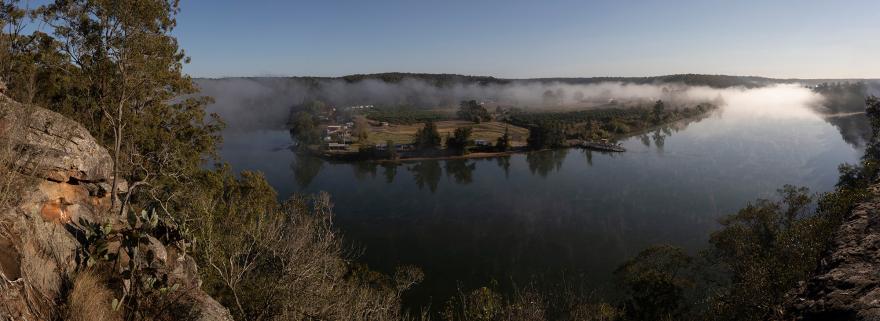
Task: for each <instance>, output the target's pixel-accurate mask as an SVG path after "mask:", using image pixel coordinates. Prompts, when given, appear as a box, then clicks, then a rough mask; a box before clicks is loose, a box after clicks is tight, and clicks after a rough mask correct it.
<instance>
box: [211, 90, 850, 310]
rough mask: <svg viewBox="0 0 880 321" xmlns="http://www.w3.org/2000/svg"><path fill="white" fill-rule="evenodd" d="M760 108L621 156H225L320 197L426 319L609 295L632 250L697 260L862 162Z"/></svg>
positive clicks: (645, 140)
mask: <svg viewBox="0 0 880 321" xmlns="http://www.w3.org/2000/svg"><path fill="white" fill-rule="evenodd" d="M757 107H758V108H755V106H748V107H741V106H736V105H735V103H734V104H728V105H727V106H724V107H722V108H721V109H720V110H718V111H716V112H713V113H712V114H710V115H707V116H706V117H704V118H702V119H694V120H689V121H683V122H678V123H674V124H670V125H669V126H664V127H662V128H658V129H656V130H653V131H651V132H648V133H645V134H640V135H636V136H633V137H629V138H626V139H623V140H622V141H621V143H622V145H623V146H624V147H625V148H626V149H627V150H628V151H627V152H625V153H620V154H605V153H598V152H587V151H584V150H581V149H567V150H556V151H546V152H534V153H529V154H518V155H513V156H509V157H502V158H490V159H474V160H449V161H421V162H413V163H404V164H400V165H381V164H375V163H354V164H340V163H335V164H334V163H328V162H325V161H322V160H319V159H315V158H310V157H297V156H296V155H295V154H294V153H293V152H292V151H291V150H290V149H288V146H290V144H291V138H290V135H289V134H288V132H286V131H284V130H249V131H239V130H227V131H226V132H224V141H225V142H224V146H223V148H222V151H221V156H222V158H223V159H224V160H225V161H228V162H229V163H231V164H232V166H233V168H235V169H237V170H245V169H247V170H260V171H263V172H264V173H265V174H266V177H267V178H268V180H269V182H270V183H271V184H272V185H273V186H274V187H275V188H276V189H277V190H278V192H279V195H280V197H286V196H288V195H290V194H293V193H315V192H319V191H326V192H328V193H330V194H331V196H332V199H333V201H334V203H335V215H336V217H335V221H334V223H335V224H336V226H337V227H338V228H339V229H340V230H341V231H342V232H343V233H344V236H345V238H346V239H347V240H348V242H350V243H351V244H352V245H353V246H356V247H357V248H359V249H360V250H362V251H363V252H362V253H363V254H362V255H360V257H359V259H358V260H359V261H360V262H363V263H366V264H368V265H369V266H370V267H372V268H374V269H377V270H380V271H383V272H388V273H390V272H392V271H393V268H394V267H395V266H398V265H402V264H411V265H416V266H419V267H421V268H422V269H423V270H424V272H425V274H426V278H425V281H424V282H423V283H422V284H421V285H419V286H418V287H416V288H415V290H413V291H412V292H411V293H410V295H409V297H408V301H409V302H410V304H415V305H421V304H425V303H428V302H432V303H433V304H434V305H435V306H436V305H437V304H439V303H442V301H443V300H444V299H446V298H448V297H449V296H451V295H453V294H455V293H456V291H457V289H458V288H461V289H463V290H469V289H471V288H473V287H477V286H481V285H488V284H490V283H493V280H494V283H497V284H501V285H500V287H501V288H507V287H510V286H511V285H512V284H518V285H520V286H521V285H523V284H526V283H527V282H528V281H529V280H535V279H541V280H547V279H551V280H559V279H562V278H563V276H564V279H565V280H566V282H577V283H578V284H586V285H588V286H593V287H595V288H597V289H602V288H605V287H607V285H608V284H610V283H609V280H611V277H612V272H613V270H614V268H615V267H617V266H618V265H619V264H620V263H621V262H623V261H624V260H626V259H627V258H630V257H632V256H634V255H635V254H637V253H638V252H639V251H640V250H641V249H644V248H645V247H648V246H650V245H653V244H660V243H666V244H672V245H676V246H681V247H683V248H685V249H687V250H689V251H691V252H694V251H697V250H699V249H702V248H705V247H706V246H707V245H708V243H707V240H708V238H709V235H710V234H711V232H712V231H713V230H715V229H717V228H718V223H717V219H718V218H719V217H721V216H723V215H726V214H731V213H734V212H735V211H736V210H737V209H739V208H741V207H743V206H745V205H746V204H747V203H748V202H749V201H752V200H754V199H756V198H760V197H763V198H767V197H773V196H774V193H775V191H776V189H778V188H780V187H781V186H782V185H783V184H794V185H798V186H806V187H809V188H810V189H811V191H813V192H826V191H829V190H831V189H832V188H833V187H834V184H835V183H836V181H837V166H838V165H839V164H841V163H844V162H849V163H854V162H857V161H858V158H859V156H860V154H861V147H860V146H859V143H858V142H853V141H850V142H847V141H844V139H843V138H842V137H846V135H841V133H840V132H838V129H836V128H835V127H834V126H832V125H831V124H830V123H829V122H827V121H826V119H824V118H822V117H820V116H819V115H817V114H815V113H813V112H811V111H810V110H809V109H808V108H807V107H806V106H794V107H792V106H786V107H784V108H785V109H784V110H774V108H776V107H774V106H773V105H772V103H768V104H767V105H762V104H757ZM779 108H782V107H779ZM847 117H864V115H852V116H847ZM850 136H852V135H850Z"/></svg>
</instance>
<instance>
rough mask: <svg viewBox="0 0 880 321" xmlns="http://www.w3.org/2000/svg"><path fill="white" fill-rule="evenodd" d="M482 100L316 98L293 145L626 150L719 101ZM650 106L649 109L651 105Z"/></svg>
mask: <svg viewBox="0 0 880 321" xmlns="http://www.w3.org/2000/svg"><path fill="white" fill-rule="evenodd" d="M490 104H491V103H484V102H477V101H475V100H470V101H462V102H461V104H460V106H459V109H458V110H457V112H455V113H453V112H451V110H449V109H446V110H443V109H433V110H431V109H416V108H405V107H384V108H383V107H374V106H373V105H365V106H354V107H344V108H336V107H332V106H328V105H327V104H325V103H323V102H321V101H311V102H308V103H306V104H303V105H302V106H299V108H296V109H294V111H293V112H292V113H291V117H290V119H291V120H290V122H289V127H290V133H291V137H292V138H293V139H294V140H295V141H296V142H298V144H296V145H294V146H293V147H292V148H293V149H294V150H295V151H297V152H299V153H306V154H309V155H313V156H316V157H319V158H322V159H325V160H331V161H339V162H354V161H374V162H382V163H385V162H409V161H423V160H449V159H474V158H491V157H500V156H508V155H513V154H519V153H527V152H531V151H541V150H553V149H560V148H577V147H580V148H587V149H595V150H597V151H599V152H623V151H625V150H624V149H623V148H622V147H620V146H619V145H617V144H616V143H614V142H615V141H617V140H619V139H622V138H625V137H630V136H633V135H638V134H639V133H643V132H645V131H649V130H651V129H652V128H656V127H658V126H663V125H668V124H670V123H675V122H678V121H683V120H688V119H694V118H698V117H703V116H705V115H707V114H708V113H710V112H712V111H714V110H716V109H717V108H718V104H717V102H716V103H709V102H705V103H699V104H693V105H676V106H667V104H666V103H665V102H663V101H662V100H658V101H656V102H653V103H652V104H651V103H644V102H638V103H629V104H618V103H617V102H610V103H608V104H605V105H600V106H597V107H594V108H588V109H580V110H523V109H519V108H515V107H507V108H505V107H502V106H496V108H495V111H494V112H492V113H490V112H489V111H488V109H487V108H486V107H487V106H488V105H490ZM648 106H650V107H648Z"/></svg>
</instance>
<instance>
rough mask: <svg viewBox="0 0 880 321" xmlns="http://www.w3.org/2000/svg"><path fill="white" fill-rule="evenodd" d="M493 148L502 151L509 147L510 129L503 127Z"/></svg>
mask: <svg viewBox="0 0 880 321" xmlns="http://www.w3.org/2000/svg"><path fill="white" fill-rule="evenodd" d="M495 149H496V150H498V151H502V152H503V151H507V150H508V149H510V130H509V129H508V128H507V127H504V134H503V135H501V137H498V140H497V141H496V142H495Z"/></svg>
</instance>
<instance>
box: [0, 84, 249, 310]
mask: <svg viewBox="0 0 880 321" xmlns="http://www.w3.org/2000/svg"><path fill="white" fill-rule="evenodd" d="M0 153H3V155H0V168H2V169H3V170H4V171H3V172H2V175H0V176H2V179H4V182H3V183H8V184H13V186H14V188H12V189H11V191H16V192H17V193H16V195H14V196H15V197H7V198H4V199H3V200H4V201H3V202H0V306H3V307H5V309H0V320H54V319H58V317H59V316H58V311H57V309H56V308H57V303H58V302H64V297H63V296H64V295H65V294H64V287H65V282H67V283H69V282H68V281H69V280H70V279H71V278H72V277H73V273H75V271H76V270H77V268H78V266H77V263H76V262H77V249H78V248H79V247H80V243H79V241H78V239H77V237H78V235H80V236H81V235H82V227H81V226H79V225H78V222H79V220H80V219H85V220H88V221H90V222H95V223H101V224H104V223H110V224H112V225H113V226H115V227H125V226H127V223H126V222H125V220H124V219H121V218H120V217H118V216H119V215H118V213H120V211H119V209H118V208H111V202H110V191H109V190H110V184H111V182H112V169H113V161H112V158H111V157H110V154H109V153H108V152H107V150H106V149H105V148H103V147H102V146H100V145H99V144H98V143H97V141H96V140H95V139H94V138H93V137H92V136H91V135H90V134H89V132H88V131H87V130H86V129H85V128H84V127H83V126H81V125H80V124H78V123H76V122H74V121H72V120H70V119H67V118H65V117H64V116H62V115H60V114H58V113H55V112H52V111H49V110H46V109H43V108H39V107H34V106H26V105H22V104H19V103H17V102H15V101H12V100H11V99H9V98H7V97H5V96H3V95H2V94H0ZM118 183H119V186H120V187H121V188H120V190H123V191H124V190H125V185H124V182H122V181H121V180H120V182H118ZM114 246H115V247H117V248H118V244H115V245H114ZM149 247H150V248H151V249H152V250H153V252H155V253H156V254H158V255H159V257H160V258H161V261H160V262H162V264H165V265H166V266H165V267H164V270H166V271H168V272H169V273H168V274H169V275H170V279H172V280H173V281H174V282H175V283H181V284H183V285H187V287H185V288H186V291H187V292H186V295H187V297H188V301H189V302H193V303H194V305H195V306H194V310H197V311H200V312H199V313H200V314H199V315H198V319H199V320H205V321H208V320H231V319H232V318H231V317H230V315H229V312H228V311H227V310H226V308H224V307H223V306H221V305H220V304H219V303H217V301H215V300H214V299H212V298H211V297H210V296H209V295H207V294H206V293H205V292H204V291H202V290H201V289H200V288H199V286H200V285H201V281H200V280H199V278H198V274H197V273H196V271H197V270H196V269H197V267H196V266H195V262H194V261H193V260H192V258H191V257H189V256H187V255H185V254H175V255H177V257H176V258H174V259H172V258H171V257H170V255H171V254H170V253H178V252H175V251H169V250H168V249H169V248H173V247H174V246H173V245H164V244H162V243H161V242H160V241H159V240H156V239H154V238H151V239H150V242H149ZM181 260H182V261H184V262H188V263H189V264H187V268H186V269H185V270H186V273H184V272H182V268H181V266H180V265H181V264H180V263H179V262H181Z"/></svg>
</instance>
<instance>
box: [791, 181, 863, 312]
mask: <svg viewBox="0 0 880 321" xmlns="http://www.w3.org/2000/svg"><path fill="white" fill-rule="evenodd" d="M869 191H870V194H871V195H873V198H872V199H871V200H869V201H867V202H863V203H861V204H859V205H858V206H857V207H856V208H855V209H854V210H853V211H852V213H850V216H849V217H848V218H847V219H846V221H845V222H844V223H843V225H842V226H841V227H840V229H839V231H838V233H837V236H836V237H835V239H834V243H833V245H832V248H831V251H830V253H829V254H828V255H827V256H826V258H825V259H824V260H823V262H822V264H821V266H820V268H819V273H818V274H817V275H815V276H814V277H812V278H810V279H809V280H808V281H807V282H806V283H805V284H804V285H803V286H801V287H800V289H799V293H798V294H797V295H796V296H795V298H794V299H793V301H792V304H791V307H790V308H791V309H790V310H791V311H789V312H790V313H789V315H790V316H791V318H792V319H795V320H880V185H878V186H874V187H871V188H870V189H869Z"/></svg>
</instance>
